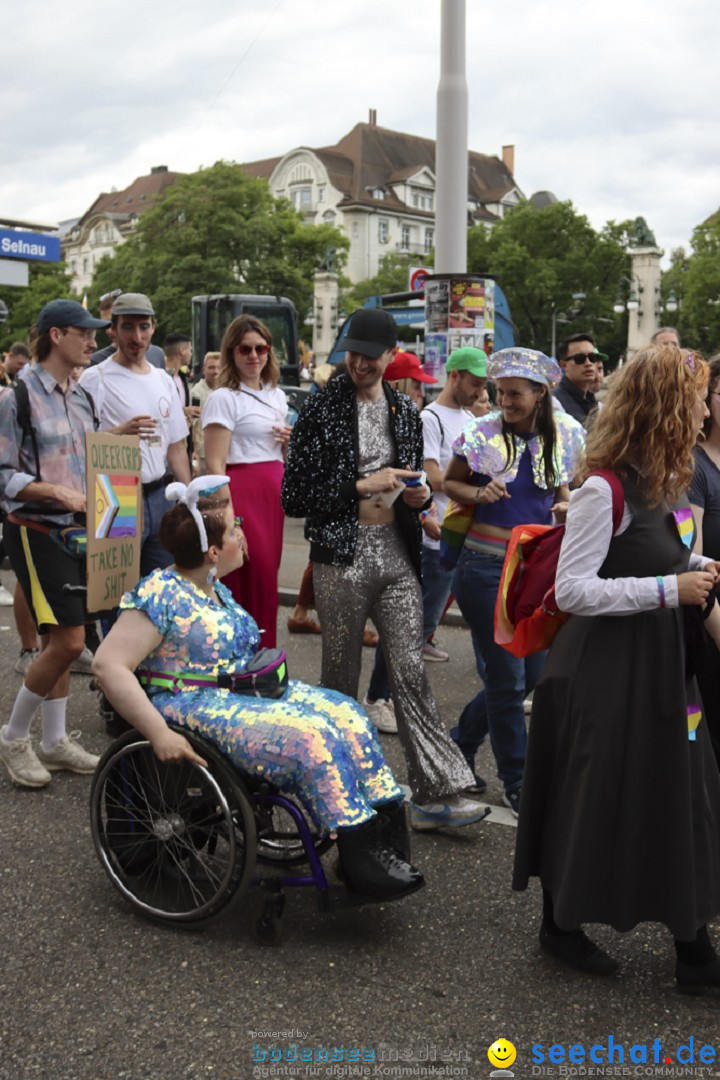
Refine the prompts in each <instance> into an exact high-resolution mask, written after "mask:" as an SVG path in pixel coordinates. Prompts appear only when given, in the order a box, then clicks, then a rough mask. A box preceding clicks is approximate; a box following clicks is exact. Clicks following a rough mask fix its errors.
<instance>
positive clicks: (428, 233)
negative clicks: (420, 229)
mask: <svg viewBox="0 0 720 1080" xmlns="http://www.w3.org/2000/svg"><path fill="white" fill-rule="evenodd" d="M434 243H435V230H434V229H426V230H425V254H426V255H429V254H430V252H431V251H432V249H433V244H434Z"/></svg>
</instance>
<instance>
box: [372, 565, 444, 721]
mask: <svg viewBox="0 0 720 1080" xmlns="http://www.w3.org/2000/svg"><path fill="white" fill-rule="evenodd" d="M422 575H423V578H422V590H423V641H427V639H428V638H429V637H430V635H431V634H434V633H435V631H436V630H437V628H438V625H439V623H440V619H441V618H442V613H443V611H444V610H445V605H446V604H447V600H448V596H449V595H450V591H451V588H452V577H453V572H452V570H443V568H442V567H441V565H440V549H439V548H437V549H436V548H429V547H427V546H426V545H425V544H423V548H422ZM367 696H368V698H369V700H370V701H380V700H383V701H387V700H388V699H389V697H390V679H389V676H388V672H387V664H386V663H385V654H384V652H383V648H382V641H379V642H378V645H377V648H376V649H375V663H374V665H373V670H372V675H371V676H370V685H369V686H368V692H367Z"/></svg>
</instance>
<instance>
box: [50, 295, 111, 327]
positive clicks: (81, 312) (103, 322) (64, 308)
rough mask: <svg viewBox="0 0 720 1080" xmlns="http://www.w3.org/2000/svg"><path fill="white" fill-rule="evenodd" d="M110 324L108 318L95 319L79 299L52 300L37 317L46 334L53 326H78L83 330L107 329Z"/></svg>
mask: <svg viewBox="0 0 720 1080" xmlns="http://www.w3.org/2000/svg"><path fill="white" fill-rule="evenodd" d="M109 325H110V323H109V321H108V320H107V319H94V318H93V317H92V315H91V314H90V312H89V311H87V310H86V309H85V308H84V307H83V306H82V304H80V303H78V301H77V300H51V301H50V302H49V303H48V304H46V305H45V307H44V308H43V309H42V311H41V312H40V314H39V315H38V317H37V328H38V333H40V334H46V333H47V332H48V330H50V328H51V327H53V326H54V327H56V328H57V329H58V330H63V329H64V328H65V327H66V326H77V327H79V328H80V329H81V330H105V329H107V327H108V326H109Z"/></svg>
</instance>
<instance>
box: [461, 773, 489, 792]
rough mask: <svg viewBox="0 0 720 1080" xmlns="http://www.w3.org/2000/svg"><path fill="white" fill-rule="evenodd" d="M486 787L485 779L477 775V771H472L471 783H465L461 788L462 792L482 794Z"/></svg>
mask: <svg viewBox="0 0 720 1080" xmlns="http://www.w3.org/2000/svg"><path fill="white" fill-rule="evenodd" d="M486 788H487V780H483V778H482V776H478V774H477V773H475V772H474V773H473V780H472V783H471V784H466V785H465V787H464V788H463V792H464V793H465V794H466V795H482V794H483V792H484V791H485V789H486Z"/></svg>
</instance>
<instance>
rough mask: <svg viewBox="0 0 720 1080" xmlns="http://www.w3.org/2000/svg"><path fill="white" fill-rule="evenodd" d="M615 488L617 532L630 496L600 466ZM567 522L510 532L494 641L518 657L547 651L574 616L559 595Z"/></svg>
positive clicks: (598, 473) (520, 527) (519, 527)
mask: <svg viewBox="0 0 720 1080" xmlns="http://www.w3.org/2000/svg"><path fill="white" fill-rule="evenodd" d="M589 475H590V476H602V478H603V479H604V480H607V482H608V484H609V485H610V489H611V491H612V520H613V535H614V534H615V533H616V532H617V530H618V529H619V528H620V522H621V521H622V516H623V510H624V508H625V496H624V493H623V489H622V484H621V483H620V481H619V480H618V478H617V476H616V475H615V473H613V472H610V471H609V470H608V469H596V470H595V471H594V472H592V473H590V474H589ZM564 535H565V526H564V525H516V526H515V528H514V529H513V530H512V533H511V534H510V540H509V541H508V546H507V552H506V553H505V562H504V563H503V568H502V574H501V576H500V588H499V589H498V595H497V601H496V603H495V641H496V643H497V644H498V645H501V646H502V647H503V649H507V650H508V652H511V653H512V654H513V656H518V657H522V656H530V654H531V653H534V652H540V651H541V650H542V649H548V648H549V647H550V643H551V641H552V640H553V638H554V637H555V635H556V634H557V632H558V630H559V629H560V627H561V626H562V625H563V623H564V622H566V621H567V619H568V618H569V616H568V614H567V613H566V612H564V611H560V609H559V608H558V606H557V601H556V599H555V574H556V573H557V565H558V558H559V557H560V546H561V544H562V541H563V537H564Z"/></svg>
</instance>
